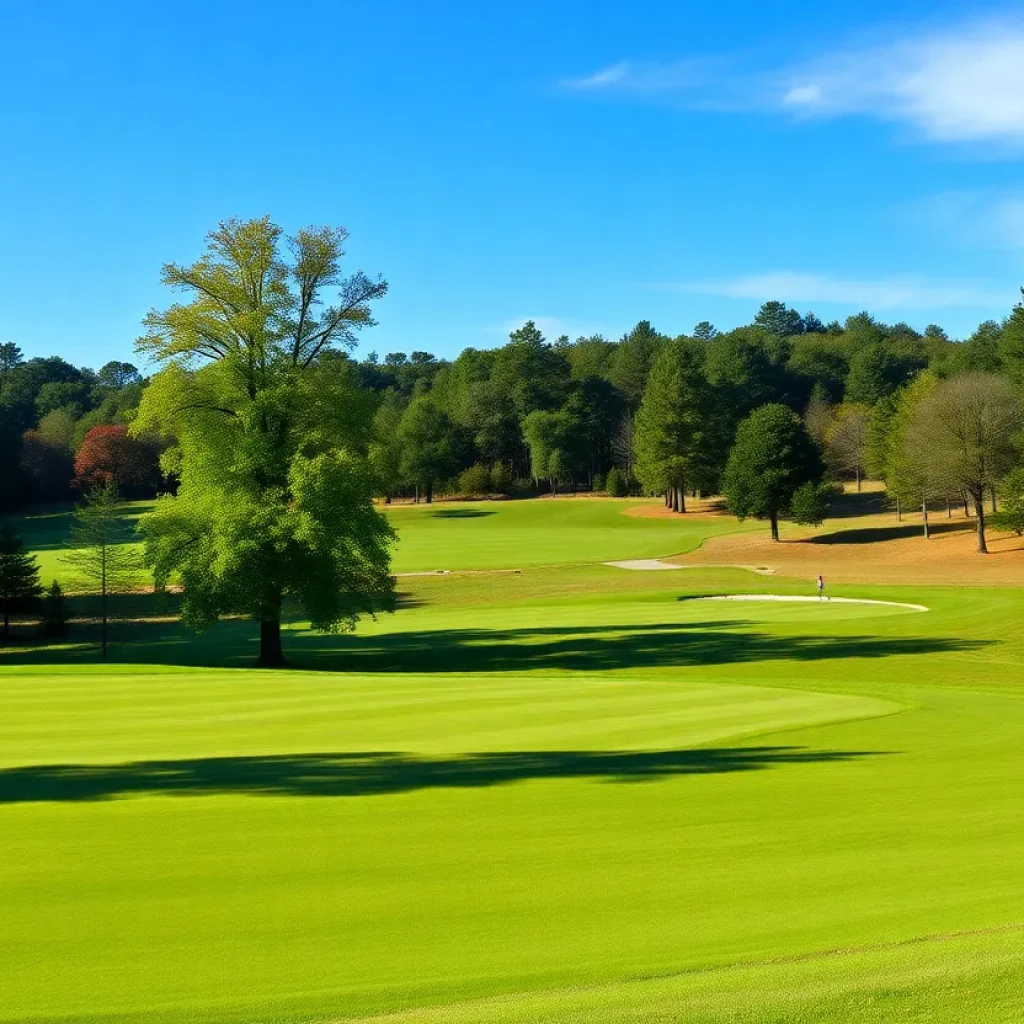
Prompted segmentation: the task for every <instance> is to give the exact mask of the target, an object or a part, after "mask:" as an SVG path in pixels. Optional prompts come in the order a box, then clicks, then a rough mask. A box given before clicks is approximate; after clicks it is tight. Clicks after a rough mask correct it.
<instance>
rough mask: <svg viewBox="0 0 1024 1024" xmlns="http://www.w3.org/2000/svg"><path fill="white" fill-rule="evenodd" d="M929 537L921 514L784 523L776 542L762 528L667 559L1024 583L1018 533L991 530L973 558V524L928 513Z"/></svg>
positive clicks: (808, 574) (790, 571) (846, 574)
mask: <svg viewBox="0 0 1024 1024" xmlns="http://www.w3.org/2000/svg"><path fill="white" fill-rule="evenodd" d="M931 519H932V526H933V528H934V529H933V531H932V537H931V539H930V540H925V539H924V537H923V536H922V530H921V517H920V515H917V516H904V517H903V520H902V522H900V521H898V520H897V518H896V515H895V514H894V513H891V512H884V513H878V514H875V515H865V516H858V517H850V518H845V519H835V520H830V521H829V522H828V523H826V525H825V526H824V527H822V528H821V529H820V530H817V531H815V530H809V529H806V528H801V527H797V526H791V525H789V524H783V526H782V536H783V540H782V542H781V543H773V542H772V540H771V539H770V537H769V535H768V526H767V524H765V525H764V529H763V530H758V531H757V532H756V533H733V534H726V535H724V536H721V537H712V538H710V539H709V540H707V541H705V542H704V544H703V545H702V546H701V547H700V548H699V549H698V550H697V551H693V552H690V553H689V554H686V555H677V556H675V557H674V558H670V559H668V561H671V562H675V563H676V564H678V565H692V566H696V565H702V566H712V565H717V566H720V565H723V564H729V565H737V566H749V565H758V566H765V567H769V568H773V569H775V570H776V571H777V573H778V574H779V575H782V576H795V577H800V578H803V579H807V580H813V579H814V578H815V577H816V576H817V575H818V574H819V573H821V574H822V575H824V576H825V579H826V581H828V582H835V583H883V584H884V583H896V584H899V583H920V584H932V583H934V584H956V585H960V586H975V585H981V586H1007V587H1009V586H1024V538H1021V537H1017V536H1016V535H1015V534H1003V533H995V532H991V533H990V534H989V538H988V545H989V551H990V554H988V555H979V554H978V553H977V551H976V550H975V548H976V543H977V541H976V534H975V529H974V521H973V520H970V519H965V518H963V517H962V514H961V516H960V517H955V518H953V519H946V518H945V514H944V513H943V514H942V515H938V516H937V515H934V514H933V515H932V517H931Z"/></svg>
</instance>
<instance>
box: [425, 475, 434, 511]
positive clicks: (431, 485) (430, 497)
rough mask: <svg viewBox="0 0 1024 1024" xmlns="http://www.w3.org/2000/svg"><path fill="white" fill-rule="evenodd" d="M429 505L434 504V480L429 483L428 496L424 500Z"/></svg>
mask: <svg viewBox="0 0 1024 1024" xmlns="http://www.w3.org/2000/svg"><path fill="white" fill-rule="evenodd" d="M423 500H424V501H425V502H426V503H427V504H428V505H431V504H433V502H434V482H433V481H432V480H430V481H428V482H427V491H426V496H425V497H424V499H423Z"/></svg>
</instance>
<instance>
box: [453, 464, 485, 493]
mask: <svg viewBox="0 0 1024 1024" xmlns="http://www.w3.org/2000/svg"><path fill="white" fill-rule="evenodd" d="M458 491H459V493H460V494H490V493H491V471H490V470H489V469H488V468H487V467H486V466H484V465H481V464H480V463H479V462H478V463H477V464H476V465H475V466H470V467H469V469H464V470H463V471H462V472H461V473H460V474H459V485H458Z"/></svg>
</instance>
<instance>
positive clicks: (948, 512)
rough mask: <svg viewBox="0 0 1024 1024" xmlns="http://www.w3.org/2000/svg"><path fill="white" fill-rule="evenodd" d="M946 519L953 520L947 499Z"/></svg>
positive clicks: (951, 508) (951, 507) (950, 505)
mask: <svg viewBox="0 0 1024 1024" xmlns="http://www.w3.org/2000/svg"><path fill="white" fill-rule="evenodd" d="M946 518H947V519H952V518H953V506H952V504H951V503H950V500H949V498H947V499H946Z"/></svg>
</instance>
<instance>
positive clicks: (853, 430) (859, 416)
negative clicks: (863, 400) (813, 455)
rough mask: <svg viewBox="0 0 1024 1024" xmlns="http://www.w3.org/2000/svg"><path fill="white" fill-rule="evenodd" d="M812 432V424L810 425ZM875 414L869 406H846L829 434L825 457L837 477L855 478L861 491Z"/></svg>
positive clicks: (827, 433)
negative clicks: (838, 475) (838, 474)
mask: <svg viewBox="0 0 1024 1024" xmlns="http://www.w3.org/2000/svg"><path fill="white" fill-rule="evenodd" d="M808 429H810V424H809V423H808ZM870 432H871V410H870V409H869V408H868V407H867V406H866V405H856V404H854V403H852V402H844V403H843V404H842V405H840V406H839V408H838V409H836V411H835V415H834V417H833V419H832V422H831V423H830V424H829V426H828V429H827V430H826V431H825V454H826V457H827V459H828V462H829V463H830V464H831V466H832V467H833V469H835V471H836V472H837V473H842V474H847V475H849V476H852V477H853V478H854V479H855V480H856V481H857V490H858V491H859V490H860V489H861V480H862V479H863V476H864V471H865V468H866V464H867V448H868V437H869V436H870Z"/></svg>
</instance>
